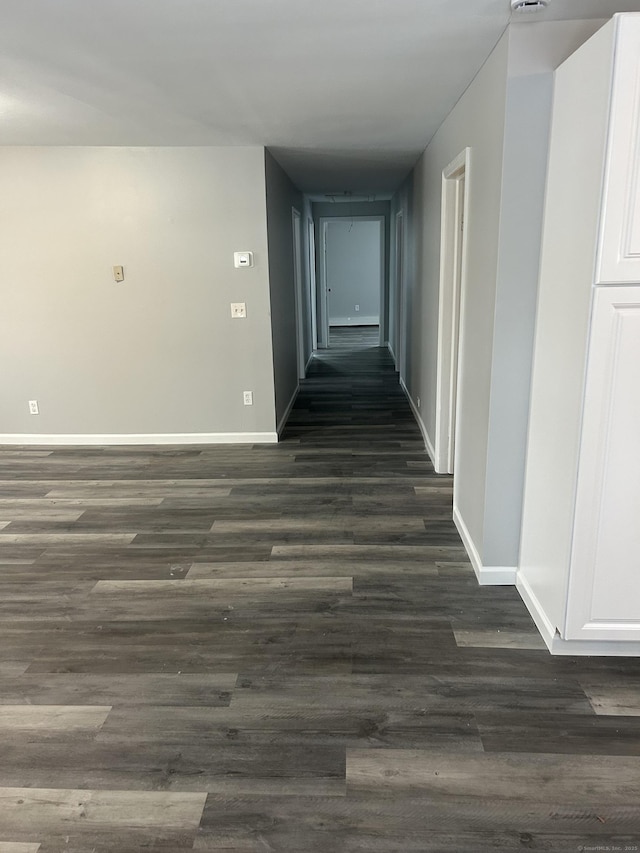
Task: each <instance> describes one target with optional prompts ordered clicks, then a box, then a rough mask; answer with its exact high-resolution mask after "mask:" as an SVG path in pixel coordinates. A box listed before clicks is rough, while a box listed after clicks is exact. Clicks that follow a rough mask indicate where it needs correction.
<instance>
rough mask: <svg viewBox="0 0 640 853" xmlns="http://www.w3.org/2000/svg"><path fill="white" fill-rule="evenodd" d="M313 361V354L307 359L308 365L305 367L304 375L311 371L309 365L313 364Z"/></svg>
mask: <svg viewBox="0 0 640 853" xmlns="http://www.w3.org/2000/svg"><path fill="white" fill-rule="evenodd" d="M312 361H313V352H312V353H311V355H310V356H309V358H308V359H307V363H306V364H305V366H304V375H305V376H306V375H307V371H308V370H309V365H310V364H311V362H312Z"/></svg>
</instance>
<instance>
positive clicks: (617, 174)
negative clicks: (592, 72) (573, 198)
mask: <svg viewBox="0 0 640 853" xmlns="http://www.w3.org/2000/svg"><path fill="white" fill-rule="evenodd" d="M617 27H618V29H617V36H616V58H615V65H614V70H613V81H612V100H611V118H610V124H609V141H608V151H607V162H606V167H605V176H604V185H603V207H602V211H603V213H602V220H601V225H600V240H599V247H598V263H597V269H596V282H597V283H598V284H616V283H623V282H630V283H631V282H637V281H640V14H638V15H624V16H620V17H619V18H618V23H617Z"/></svg>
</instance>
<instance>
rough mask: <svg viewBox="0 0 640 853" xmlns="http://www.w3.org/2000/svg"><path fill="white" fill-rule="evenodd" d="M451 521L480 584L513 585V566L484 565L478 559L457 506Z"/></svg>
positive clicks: (514, 568)
mask: <svg viewBox="0 0 640 853" xmlns="http://www.w3.org/2000/svg"><path fill="white" fill-rule="evenodd" d="M453 523H454V524H455V526H456V527H457V528H458V533H459V534H460V538H461V539H462V544H463V545H464V547H465V550H466V552H467V554H468V555H469V560H470V561H471V565H472V566H473V571H474V572H475V573H476V578H477V579H478V583H479V584H480V586H513V584H515V582H516V574H517V569H516V567H515V566H484V565H483V564H482V560H481V559H480V554H479V553H478V549H477V548H476V546H475V543H474V541H473V539H472V537H471V534H470V533H469V530H468V528H467V525H466V524H465V523H464V519H463V518H462V516H461V515H460V511H459V510H458V507H457V506H455V505H454V507H453Z"/></svg>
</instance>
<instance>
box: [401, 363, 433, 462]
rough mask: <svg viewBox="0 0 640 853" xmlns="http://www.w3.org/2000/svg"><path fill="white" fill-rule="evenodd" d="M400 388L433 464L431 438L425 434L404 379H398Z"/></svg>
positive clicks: (425, 429) (423, 425)
mask: <svg viewBox="0 0 640 853" xmlns="http://www.w3.org/2000/svg"><path fill="white" fill-rule="evenodd" d="M400 387H401V388H402V390H403V391H404V393H405V397H406V398H407V400H408V401H409V405H410V406H411V411H412V412H413V414H414V416H415V419H416V421H417V422H418V426H419V427H420V432H421V433H422V438H423V440H424V446H425V447H426V448H427V453H428V454H429V458H430V459H431V461H432V462H433V463H435V458H436V454H435V450H434V449H433V443H432V441H431V438H430V437H429V433H428V432H427V428H426V426H425V423H424V421H423V420H422V415H421V413H420V410H419V409H418V407H417V406H416V404H415V403H414V401H413V398H412V397H411V394H410V393H409V389H408V388H407V386H406V385H405V383H404V379H400Z"/></svg>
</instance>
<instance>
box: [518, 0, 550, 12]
mask: <svg viewBox="0 0 640 853" xmlns="http://www.w3.org/2000/svg"><path fill="white" fill-rule="evenodd" d="M550 3H551V0H511V11H512V12H542V11H544V9H546V8H547V6H548V5H549V4H550Z"/></svg>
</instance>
